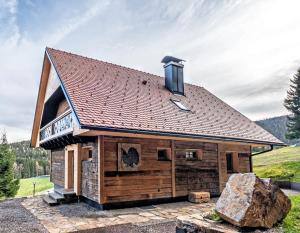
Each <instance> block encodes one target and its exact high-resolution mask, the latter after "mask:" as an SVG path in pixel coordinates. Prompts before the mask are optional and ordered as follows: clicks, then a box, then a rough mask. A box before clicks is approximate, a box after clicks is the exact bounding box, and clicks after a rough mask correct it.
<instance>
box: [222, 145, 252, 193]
mask: <svg viewBox="0 0 300 233" xmlns="http://www.w3.org/2000/svg"><path fill="white" fill-rule="evenodd" d="M218 151H219V174H220V177H219V182H220V191H221V192H222V191H223V189H224V188H225V185H226V182H227V180H228V178H229V176H230V175H231V173H227V163H226V153H233V156H234V163H235V164H234V170H235V171H236V172H250V162H249V158H247V157H243V158H239V157H238V154H239V153H247V154H249V155H250V153H251V149H250V145H238V144H219V145H218Z"/></svg>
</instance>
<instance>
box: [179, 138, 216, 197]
mask: <svg viewBox="0 0 300 233" xmlns="http://www.w3.org/2000/svg"><path fill="white" fill-rule="evenodd" d="M184 149H195V150H197V149H202V150H203V157H202V160H196V161H188V160H186V158H185V156H184V155H181V154H179V153H177V155H176V162H175V167H176V168H175V175H176V185H175V186H176V196H177V197H178V196H186V195H188V193H189V192H190V191H207V192H210V193H211V195H218V194H219V177H218V145H217V144H213V143H204V142H187V141H175V151H176V150H184ZM175 153H176V152H175Z"/></svg>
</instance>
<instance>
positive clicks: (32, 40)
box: [0, 0, 300, 141]
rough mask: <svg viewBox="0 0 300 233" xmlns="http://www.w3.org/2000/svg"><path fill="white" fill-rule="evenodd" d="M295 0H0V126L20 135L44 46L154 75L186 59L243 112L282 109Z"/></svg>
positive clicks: (257, 114)
mask: <svg viewBox="0 0 300 233" xmlns="http://www.w3.org/2000/svg"><path fill="white" fill-rule="evenodd" d="M298 9H300V1H297V0H294V1H292V0H287V1H283V0H257V1H254V0H249V1H248V0H243V1H229V0H228V1H221V0H218V1H217V0H216V1H212V0H207V1H201V0H198V1H194V0H187V1H182V0H172V1H171V0H170V1H168V0H164V1H158V0H153V1H140V0H132V1H125V0H118V1H117V0H102V1H96V0H87V1H71V0H70V1H66V0H62V1H54V0H52V1H50V0H49V1H47V0H44V1H33V0H28V1H26V0H23V1H17V0H14V1H9V0H8V1H7V0H0V79H1V85H0V129H1V128H5V129H6V131H7V133H8V139H9V140H10V141H17V140H22V139H29V138H30V133H31V127H32V121H33V115H34V109H35V103H36V97H37V91H38V84H39V79H40V73H41V68H42V61H43V55H44V49H45V47H46V46H49V47H54V48H57V49H62V50H66V51H70V52H73V53H78V54H81V55H84V56H89V57H93V58H97V59H101V60H105V61H109V62H113V63H116V64H121V65H124V66H128V67H132V68H137V69H141V70H144V71H146V72H150V73H154V74H158V75H163V68H162V64H161V63H160V61H161V59H162V57H163V56H165V55H173V56H176V57H179V58H183V59H185V60H187V62H186V65H185V70H184V72H185V81H186V82H189V83H193V84H196V85H201V86H204V87H205V88H207V89H208V90H209V91H211V92H213V93H214V94H215V95H217V96H218V97H220V98H222V99H223V100H225V101H226V102H227V103H229V104H230V105H231V106H233V107H235V108H236V109H238V110H239V111H241V112H242V113H243V114H245V115H246V116H248V117H249V118H250V119H252V120H256V119H262V118H266V117H272V116H278V115H282V114H285V113H286V111H285V109H284V107H283V106H282V102H283V99H284V97H285V95H286V91H287V89H288V85H289V78H290V77H292V75H293V74H294V73H295V71H296V70H297V68H298V67H299V66H300V43H299V41H300V27H299V22H300V14H299V12H298Z"/></svg>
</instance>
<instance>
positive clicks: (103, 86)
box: [47, 48, 281, 143]
mask: <svg viewBox="0 0 300 233" xmlns="http://www.w3.org/2000/svg"><path fill="white" fill-rule="evenodd" d="M47 51H48V54H49V55H50V57H51V60H52V62H53V64H54V65H55V67H56V70H57V72H58V75H59V77H60V78H61V80H62V82H63V84H64V87H65V89H66V91H67V93H68V95H69V97H70V100H71V102H72V104H73V106H74V110H75V111H76V114H77V116H78V117H79V120H80V123H81V124H82V125H83V126H93V127H110V128H119V129H120V128H121V129H132V130H147V131H159V132H165V133H176V134H191V135H205V136H218V137H227V138H237V139H245V140H255V141H258V142H262V141H263V142H270V143H281V141H279V140H278V139H277V138H275V137H274V136H273V135H271V134H270V133H268V132H267V131H265V130H264V129H262V128H261V127H259V126H257V125H256V124H255V123H254V122H252V121H251V120H249V119H248V118H246V117H245V116H244V115H242V114H241V113H239V112H238V111H236V110H235V109H233V108H232V107H230V106H229V105H227V104H226V103H224V102H223V101H222V100H220V99H219V98H217V97H216V96H214V95H213V94H211V93H210V92H208V91H207V90H206V89H204V88H203V87H199V86H195V85H192V84H188V83H185V87H184V89H185V96H179V95H173V94H172V93H171V92H169V91H168V90H167V89H166V88H165V87H164V78H163V77H159V76H157V75H153V74H149V73H145V72H142V71H138V70H134V69H130V68H126V67H123V66H119V65H114V64H111V63H108V62H103V61H98V60H95V59H91V58H86V57H82V56H79V55H75V54H71V53H67V52H63V51H59V50H55V49H50V48H47ZM145 81H146V82H145ZM171 99H176V100H179V101H181V102H182V103H184V104H185V105H186V106H187V107H189V108H190V109H191V111H190V112H187V111H183V110H180V109H179V108H178V107H176V106H175V104H173V103H172V102H171V101H170V100H171Z"/></svg>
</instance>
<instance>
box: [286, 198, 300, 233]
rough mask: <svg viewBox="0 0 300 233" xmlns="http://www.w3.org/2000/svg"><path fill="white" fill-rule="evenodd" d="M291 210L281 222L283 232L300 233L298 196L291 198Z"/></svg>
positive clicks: (299, 203) (299, 201) (299, 199)
mask: <svg viewBox="0 0 300 233" xmlns="http://www.w3.org/2000/svg"><path fill="white" fill-rule="evenodd" d="M290 199H291V201H292V209H291V211H290V212H289V214H288V216H287V217H286V218H285V219H284V221H283V230H284V232H287V233H296V232H300V195H298V196H291V197H290Z"/></svg>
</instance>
